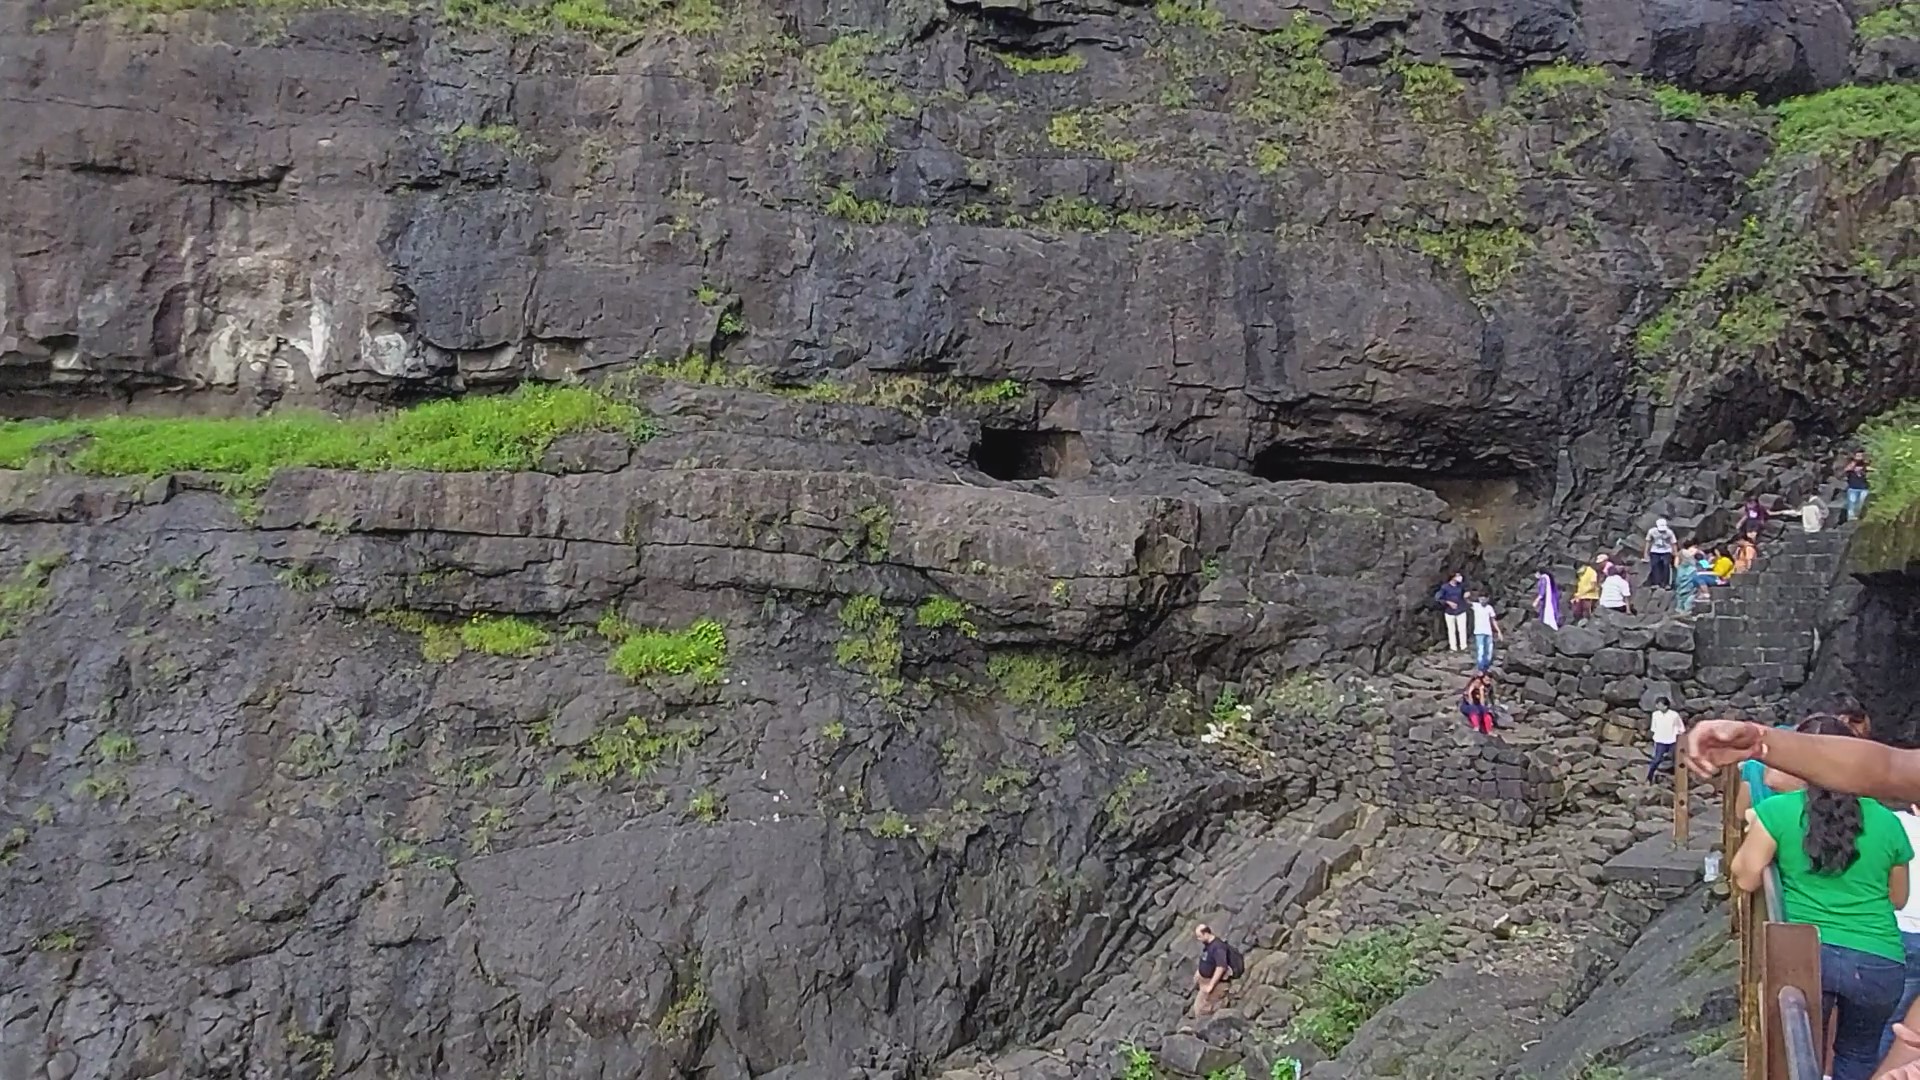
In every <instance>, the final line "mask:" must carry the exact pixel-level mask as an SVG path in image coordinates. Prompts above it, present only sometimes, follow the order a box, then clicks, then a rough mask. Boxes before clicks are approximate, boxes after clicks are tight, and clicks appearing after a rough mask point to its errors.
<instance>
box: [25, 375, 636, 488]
mask: <svg viewBox="0 0 1920 1080" xmlns="http://www.w3.org/2000/svg"><path fill="white" fill-rule="evenodd" d="M583 431H610V432H619V433H621V434H624V435H626V436H627V437H629V438H632V439H635V440H642V439H645V438H648V437H649V436H651V434H652V427H651V424H650V422H649V420H648V418H647V416H646V414H645V413H644V412H642V411H641V410H640V409H639V408H637V407H635V406H633V405H631V404H628V403H626V402H623V401H618V400H615V399H614V398H612V397H609V396H607V395H605V394H602V393H599V392H597V391H594V390H588V389H584V388H581V387H567V386H523V387H521V388H520V389H518V390H516V391H514V392H513V393H510V394H503V395H497V396H490V397H463V398H454V399H449V400H446V401H435V402H429V403H427V404H425V405H419V406H415V407H414V408H411V409H406V410H404V411H401V412H396V413H391V414H388V415H386V416H382V417H378V418H372V419H350V420H349V419H340V418H338V417H334V416H328V415H326V414H324V413H318V412H298V411H289V412H277V413H269V414H267V415H264V416H257V417H231V418H230V417H184V418H160V417H139V416H109V417H101V418H99V419H95V420H56V421H35V420H20V421H11V422H7V423H4V424H0V467H4V468H11V469H18V468H22V467H24V466H26V465H28V464H29V463H31V462H33V461H35V460H38V459H43V458H49V457H52V456H53V454H54V451H56V450H57V449H59V448H60V447H61V445H64V444H67V443H69V442H71V443H72V444H73V445H72V446H71V448H70V449H68V450H67V452H65V453H64V454H63V455H61V456H62V457H63V458H64V460H65V462H66V464H67V465H68V466H69V467H71V468H74V469H77V470H78V471H80V472H84V473H91V474H93V475H96V476H160V475H164V474H167V473H174V472H208V473H222V474H226V475H227V476H229V477H231V478H232V479H233V481H234V483H235V485H236V486H237V487H241V488H257V487H258V486H260V485H262V484H264V483H266V481H267V479H268V478H269V477H271V476H272V475H273V473H274V472H276V471H278V470H280V469H286V468H298V467H311V468H330V469H358V470H363V471H374V470H384V469H422V470H427V471H433V472H476V471H485V470H495V469H500V470H507V469H531V468H534V467H535V466H537V465H539V464H540V459H541V457H542V456H543V455H545V453H546V451H547V448H548V447H549V446H551V445H552V444H553V441H554V440H555V439H557V438H559V437H561V436H562V435H568V434H572V433H575V432H583Z"/></svg>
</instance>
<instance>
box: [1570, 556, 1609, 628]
mask: <svg viewBox="0 0 1920 1080" xmlns="http://www.w3.org/2000/svg"><path fill="white" fill-rule="evenodd" d="M1606 565H1607V556H1606V554H1605V553H1604V552H1603V553H1601V554H1599V555H1595V556H1594V557H1593V561H1592V562H1590V563H1587V564H1586V565H1585V566H1582V567H1581V568H1580V572H1579V573H1578V574H1576V575H1574V579H1573V617H1574V619H1575V620H1576V621H1579V622H1585V621H1586V620H1587V619H1588V618H1589V617H1590V616H1592V615H1593V606H1594V605H1595V604H1598V603H1599V602H1600V571H1601V568H1602V567H1604V566H1606Z"/></svg>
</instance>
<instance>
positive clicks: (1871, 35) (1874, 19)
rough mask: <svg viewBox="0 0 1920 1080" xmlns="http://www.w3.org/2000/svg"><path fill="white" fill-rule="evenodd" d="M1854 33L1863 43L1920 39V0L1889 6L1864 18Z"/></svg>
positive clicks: (1905, 1) (1856, 26) (1910, 0)
mask: <svg viewBox="0 0 1920 1080" xmlns="http://www.w3.org/2000/svg"><path fill="white" fill-rule="evenodd" d="M1853 32H1854V35H1855V36H1856V37H1858V38H1859V39H1860V40H1861V41H1882V40H1886V39H1889V38H1920V0H1904V2H1902V3H1898V4H1889V5H1887V6H1886V7H1883V8H1881V9H1880V10H1879V11H1876V12H1874V13H1873V14H1871V15H1868V16H1865V17H1864V18H1862V19H1861V20H1860V21H1859V22H1858V23H1856V24H1855V25H1854V28H1853Z"/></svg>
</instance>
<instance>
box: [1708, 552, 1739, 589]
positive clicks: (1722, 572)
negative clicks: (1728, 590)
mask: <svg viewBox="0 0 1920 1080" xmlns="http://www.w3.org/2000/svg"><path fill="white" fill-rule="evenodd" d="M1733 570H1734V565H1733V556H1731V555H1729V554H1727V549H1726V548H1714V549H1713V563H1712V569H1711V571H1710V572H1711V573H1712V575H1713V581H1711V582H1710V583H1709V584H1713V585H1725V584H1727V583H1728V582H1730V581H1732V580H1733Z"/></svg>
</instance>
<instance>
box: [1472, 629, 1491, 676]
mask: <svg viewBox="0 0 1920 1080" xmlns="http://www.w3.org/2000/svg"><path fill="white" fill-rule="evenodd" d="M1473 666H1474V667H1477V668H1479V669H1480V670H1481V671H1485V670H1487V669H1488V668H1490V667H1492V666H1493V635H1492V634H1475V635H1473Z"/></svg>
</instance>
